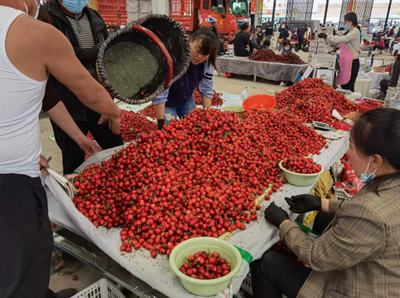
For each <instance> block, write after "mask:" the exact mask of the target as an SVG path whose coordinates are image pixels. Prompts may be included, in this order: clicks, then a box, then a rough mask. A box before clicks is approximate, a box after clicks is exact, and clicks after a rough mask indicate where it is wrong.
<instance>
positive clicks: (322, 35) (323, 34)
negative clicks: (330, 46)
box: [318, 33, 328, 39]
mask: <svg viewBox="0 0 400 298" xmlns="http://www.w3.org/2000/svg"><path fill="white" fill-rule="evenodd" d="M318 37H319V38H325V39H326V38H327V37H328V35H326V33H320V34H319V35H318Z"/></svg>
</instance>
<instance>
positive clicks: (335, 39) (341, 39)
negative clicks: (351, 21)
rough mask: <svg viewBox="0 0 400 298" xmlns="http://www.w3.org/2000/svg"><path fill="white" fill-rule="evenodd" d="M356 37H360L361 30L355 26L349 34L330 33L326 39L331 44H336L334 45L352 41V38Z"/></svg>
mask: <svg viewBox="0 0 400 298" xmlns="http://www.w3.org/2000/svg"><path fill="white" fill-rule="evenodd" d="M355 38H358V39H360V31H359V30H358V29H357V28H354V29H353V30H352V31H351V32H349V33H348V34H347V35H343V36H333V35H328V37H327V38H326V41H327V42H328V43H329V44H330V45H332V46H334V45H337V44H341V43H346V42H349V41H351V40H353V39H355Z"/></svg>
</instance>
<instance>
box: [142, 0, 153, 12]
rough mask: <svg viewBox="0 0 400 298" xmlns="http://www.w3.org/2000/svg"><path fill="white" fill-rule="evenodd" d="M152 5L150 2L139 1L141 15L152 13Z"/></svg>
mask: <svg viewBox="0 0 400 298" xmlns="http://www.w3.org/2000/svg"><path fill="white" fill-rule="evenodd" d="M151 10H152V4H151V1H148V0H139V12H141V13H147V14H149V13H151Z"/></svg>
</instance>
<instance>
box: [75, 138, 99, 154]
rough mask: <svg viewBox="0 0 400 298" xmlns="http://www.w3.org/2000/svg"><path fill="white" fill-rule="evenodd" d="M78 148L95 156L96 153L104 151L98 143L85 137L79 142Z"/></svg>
mask: <svg viewBox="0 0 400 298" xmlns="http://www.w3.org/2000/svg"><path fill="white" fill-rule="evenodd" d="M77 144H78V146H79V147H80V148H81V149H82V150H83V151H84V152H85V153H88V154H95V153H96V152H99V151H102V150H103V148H101V147H100V145H99V144H98V143H97V142H96V141H92V140H91V139H89V138H88V137H86V136H83V137H82V138H81V139H80V140H78V141H77Z"/></svg>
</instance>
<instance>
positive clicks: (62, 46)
mask: <svg viewBox="0 0 400 298" xmlns="http://www.w3.org/2000/svg"><path fill="white" fill-rule="evenodd" d="M43 25H45V26H48V28H46V30H43V32H41V37H42V38H41V40H42V42H41V43H40V44H38V46H39V47H40V49H39V52H40V53H43V54H42V55H41V56H40V57H42V59H43V62H44V65H45V67H46V69H47V71H48V72H49V73H51V74H52V75H53V76H54V77H56V79H57V80H59V81H60V82H61V83H62V84H64V85H65V86H66V87H67V88H68V89H70V90H71V91H72V92H73V93H75V95H76V96H77V97H78V98H79V100H80V101H82V103H83V104H84V105H86V106H87V107H89V108H91V109H92V110H94V111H96V112H98V113H100V114H104V115H106V117H102V120H105V119H108V120H110V128H111V129H112V130H113V133H115V134H119V132H120V117H121V111H120V109H119V108H118V106H117V105H116V104H115V103H114V101H113V100H112V98H111V96H110V95H109V94H108V92H107V91H106V90H105V89H104V88H103V86H101V85H100V84H99V83H98V82H97V81H96V80H95V79H93V78H92V76H91V75H90V74H89V72H88V71H87V70H86V69H85V68H84V67H83V66H82V64H81V63H80V62H79V60H78V59H77V58H76V56H75V53H74V51H73V49H72V46H71V44H70V43H69V41H68V40H67V38H66V37H65V36H64V35H63V34H62V33H61V32H59V31H58V30H57V29H55V28H54V27H52V26H49V25H47V24H43Z"/></svg>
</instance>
